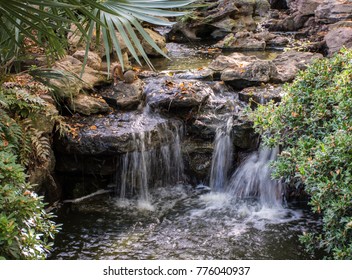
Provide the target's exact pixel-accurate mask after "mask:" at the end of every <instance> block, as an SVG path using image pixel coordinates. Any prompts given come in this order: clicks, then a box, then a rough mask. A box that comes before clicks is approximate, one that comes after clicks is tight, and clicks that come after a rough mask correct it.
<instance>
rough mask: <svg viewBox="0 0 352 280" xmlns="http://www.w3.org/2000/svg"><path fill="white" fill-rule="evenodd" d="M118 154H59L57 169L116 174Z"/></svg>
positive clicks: (70, 171)
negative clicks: (100, 155)
mask: <svg viewBox="0 0 352 280" xmlns="http://www.w3.org/2000/svg"><path fill="white" fill-rule="evenodd" d="M117 167H118V158H117V156H111V157H108V156H102V157H99V156H90V155H89V156H82V155H76V154H59V155H58V156H57V161H56V167H55V170H56V171H57V172H62V173H74V174H82V173H84V174H89V175H99V176H107V175H112V174H116V168H117Z"/></svg>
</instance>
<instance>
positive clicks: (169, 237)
mask: <svg viewBox="0 0 352 280" xmlns="http://www.w3.org/2000/svg"><path fill="white" fill-rule="evenodd" d="M151 197H152V201H151V203H143V202H138V201H133V200H130V201H127V200H125V201H120V200H119V199H117V198H115V197H110V198H107V197H106V196H105V197H101V199H95V200H92V201H86V202H85V203H83V204H80V205H72V206H70V207H67V208H66V209H63V212H65V213H63V214H62V215H60V217H59V221H60V222H61V223H63V228H62V231H61V233H60V234H59V235H58V236H57V238H56V243H55V249H54V251H53V253H52V255H51V256H50V259H115V260H122V259H132V260H133V259H312V258H314V256H310V255H308V254H307V253H305V252H304V248H303V246H302V245H301V244H300V242H299V240H298V237H299V235H301V234H302V233H303V232H304V231H308V230H310V231H312V230H314V229H317V228H318V227H319V223H320V222H319V220H317V219H316V218H315V217H313V216H312V214H311V213H310V212H309V211H308V210H305V209H302V207H301V206H300V207H298V206H297V205H289V206H288V207H287V208H280V207H277V208H273V209H271V208H267V207H261V206H260V205H259V204H258V203H256V202H255V201H246V202H239V201H235V200H234V199H233V198H231V197H229V195H228V194H226V193H207V194H200V193H197V192H195V191H194V190H192V189H191V188H190V187H187V186H182V185H178V186H172V187H168V188H162V189H155V190H154V191H153V192H152V193H151ZM300 208H301V209H300Z"/></svg>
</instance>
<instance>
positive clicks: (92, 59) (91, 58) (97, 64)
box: [72, 50, 102, 70]
mask: <svg viewBox="0 0 352 280" xmlns="http://www.w3.org/2000/svg"><path fill="white" fill-rule="evenodd" d="M85 54H86V52H85V50H78V51H76V52H75V53H74V54H73V55H72V56H73V57H74V58H77V59H78V60H79V61H81V62H82V63H83V61H84V56H85ZM87 65H88V66H89V67H91V68H92V69H94V70H101V66H102V60H101V58H100V56H99V55H98V54H97V53H95V52H91V51H89V52H88V55H87Z"/></svg>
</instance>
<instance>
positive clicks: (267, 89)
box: [238, 85, 284, 108]
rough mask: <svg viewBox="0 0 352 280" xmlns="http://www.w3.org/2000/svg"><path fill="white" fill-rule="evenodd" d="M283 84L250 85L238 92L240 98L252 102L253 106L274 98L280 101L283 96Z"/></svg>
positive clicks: (275, 100)
mask: <svg viewBox="0 0 352 280" xmlns="http://www.w3.org/2000/svg"><path fill="white" fill-rule="evenodd" d="M283 94H284V93H283V89H282V86H278V85H265V86H263V87H250V88H245V89H243V90H242V91H240V92H239V93H238V96H239V99H240V100H241V101H244V102H246V103H250V102H251V100H253V101H254V102H251V103H250V104H251V106H252V107H254V108H255V107H257V104H266V103H268V102H269V101H271V100H273V101H274V102H280V101H281V98H282V96H283Z"/></svg>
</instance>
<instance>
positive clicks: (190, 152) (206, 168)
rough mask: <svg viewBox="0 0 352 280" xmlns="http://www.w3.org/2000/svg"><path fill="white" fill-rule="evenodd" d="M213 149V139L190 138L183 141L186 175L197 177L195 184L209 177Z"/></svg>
mask: <svg viewBox="0 0 352 280" xmlns="http://www.w3.org/2000/svg"><path fill="white" fill-rule="evenodd" d="M213 150H214V147H213V143H212V141H204V140H197V139H192V138H190V139H187V140H185V141H184V142H183V143H182V154H183V159H184V163H185V170H186V172H187V174H186V175H187V176H188V177H189V178H193V179H195V182H194V183H195V184H197V183H199V182H204V180H206V179H209V176H210V170H211V162H212V156H213Z"/></svg>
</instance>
